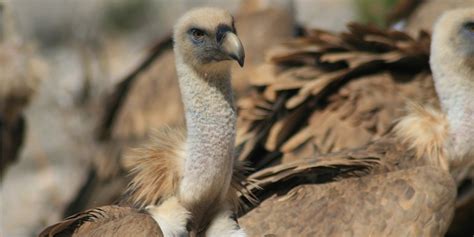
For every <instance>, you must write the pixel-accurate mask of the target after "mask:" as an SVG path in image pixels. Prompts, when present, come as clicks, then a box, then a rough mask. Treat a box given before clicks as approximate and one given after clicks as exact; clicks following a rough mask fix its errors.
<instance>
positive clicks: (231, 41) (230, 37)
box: [221, 31, 245, 67]
mask: <svg viewBox="0 0 474 237" xmlns="http://www.w3.org/2000/svg"><path fill="white" fill-rule="evenodd" d="M221 49H222V51H223V52H224V53H225V54H227V55H228V56H229V57H230V58H231V59H233V60H235V61H237V62H238V63H239V65H240V67H243V66H244V60H245V51H244V46H243V45H242V42H240V39H239V37H237V35H236V34H235V33H233V32H231V31H227V32H226V33H225V35H224V38H223V40H222V44H221Z"/></svg>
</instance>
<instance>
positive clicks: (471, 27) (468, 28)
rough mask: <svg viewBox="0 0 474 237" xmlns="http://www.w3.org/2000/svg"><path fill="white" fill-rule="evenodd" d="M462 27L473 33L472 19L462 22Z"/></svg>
mask: <svg viewBox="0 0 474 237" xmlns="http://www.w3.org/2000/svg"><path fill="white" fill-rule="evenodd" d="M463 28H464V29H465V30H466V31H468V32H470V33H473V34H474V21H471V22H468V23H466V24H464V26H463Z"/></svg>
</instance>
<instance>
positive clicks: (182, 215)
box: [146, 197, 191, 237]
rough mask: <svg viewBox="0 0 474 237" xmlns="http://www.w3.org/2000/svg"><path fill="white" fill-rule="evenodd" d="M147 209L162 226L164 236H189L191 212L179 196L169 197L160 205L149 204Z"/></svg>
mask: <svg viewBox="0 0 474 237" xmlns="http://www.w3.org/2000/svg"><path fill="white" fill-rule="evenodd" d="M146 210H147V211H148V213H150V215H151V216H152V217H153V219H155V221H156V222H157V223H158V225H159V226H160V229H161V231H162V232H163V236H165V237H180V236H187V235H188V231H187V230H186V224H187V223H188V220H189V219H190V217H191V213H190V212H189V211H188V210H186V208H184V207H183V206H182V205H181V204H180V203H179V201H178V199H177V198H175V197H173V198H169V199H168V200H166V201H165V202H163V203H162V204H161V205H159V206H154V205H151V206H148V207H146Z"/></svg>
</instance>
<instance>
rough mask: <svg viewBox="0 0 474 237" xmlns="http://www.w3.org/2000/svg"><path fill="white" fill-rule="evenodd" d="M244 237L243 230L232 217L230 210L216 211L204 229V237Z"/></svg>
mask: <svg viewBox="0 0 474 237" xmlns="http://www.w3.org/2000/svg"><path fill="white" fill-rule="evenodd" d="M221 236H229V237H246V236H247V235H246V234H245V231H244V230H243V229H241V228H240V226H239V224H238V223H237V222H236V221H235V220H234V219H232V211H230V210H224V211H222V212H220V213H218V214H217V215H216V216H215V217H214V219H213V220H212V222H211V224H210V225H209V227H208V228H207V230H206V237H221Z"/></svg>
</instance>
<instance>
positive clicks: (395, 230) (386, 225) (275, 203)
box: [239, 167, 456, 236]
mask: <svg viewBox="0 0 474 237" xmlns="http://www.w3.org/2000/svg"><path fill="white" fill-rule="evenodd" d="M455 187H456V186H455V184H454V182H453V180H452V179H451V177H450V175H449V174H448V173H446V172H444V171H443V170H440V169H438V168H431V167H417V168H411V169H406V170H400V171H396V172H390V173H384V174H379V175H375V176H366V177H363V178H352V179H345V180H343V181H339V182H333V183H328V184H322V185H300V186H298V187H296V188H293V189H292V190H290V191H288V192H285V193H283V194H275V195H274V196H273V197H271V198H269V199H267V200H265V201H264V202H263V203H262V204H260V206H259V207H258V208H256V209H255V210H254V211H252V212H251V213H249V214H247V215H246V216H244V217H242V218H240V219H239V221H240V223H241V225H242V226H243V227H244V228H245V229H246V230H247V233H248V234H249V236H265V235H272V236H442V234H440V233H442V232H443V231H445V230H446V229H447V227H448V226H449V223H450V221H451V218H452V216H453V211H454V210H453V208H452V206H453V204H454V199H455V193H456V188H455Z"/></svg>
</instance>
